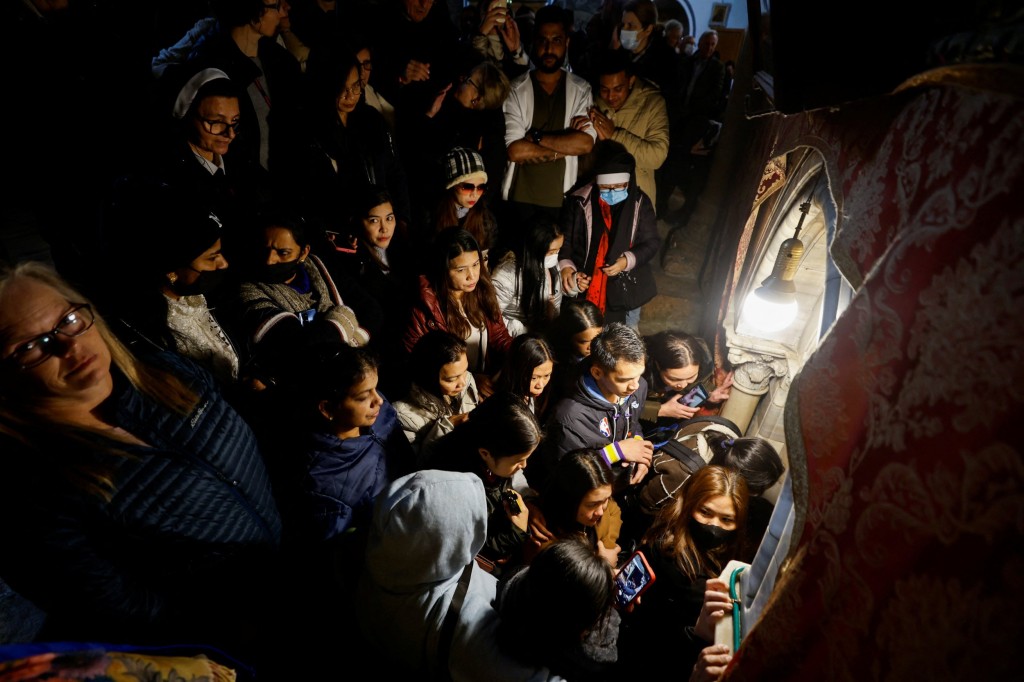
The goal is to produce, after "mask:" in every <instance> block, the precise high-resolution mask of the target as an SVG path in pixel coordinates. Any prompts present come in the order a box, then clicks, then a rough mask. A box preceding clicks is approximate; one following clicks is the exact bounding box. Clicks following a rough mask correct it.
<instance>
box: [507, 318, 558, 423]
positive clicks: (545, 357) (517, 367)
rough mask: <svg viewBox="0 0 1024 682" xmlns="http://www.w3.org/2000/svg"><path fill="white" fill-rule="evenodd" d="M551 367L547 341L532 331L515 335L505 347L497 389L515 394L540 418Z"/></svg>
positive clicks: (546, 404)
mask: <svg viewBox="0 0 1024 682" xmlns="http://www.w3.org/2000/svg"><path fill="white" fill-rule="evenodd" d="M554 368H555V363H554V356H553V355H552V353H551V347H550V346H548V343H547V341H545V340H544V339H543V338H541V337H540V336H537V335H536V334H525V335H523V336H517V337H516V338H515V339H513V340H512V345H511V346H510V347H509V351H508V359H507V360H506V361H505V367H504V369H502V370H501V374H500V375H499V377H498V382H497V390H498V391H506V392H508V393H511V394H512V395H514V396H516V397H517V398H519V400H521V401H522V402H524V403H525V404H526V405H527V406H528V407H529V408H530V412H532V413H533V414H534V415H536V416H537V418H538V419H540V418H543V415H544V414H545V413H546V411H547V407H548V399H549V397H550V395H551V392H550V391H549V390H548V386H549V385H550V382H551V374H552V372H553V371H554Z"/></svg>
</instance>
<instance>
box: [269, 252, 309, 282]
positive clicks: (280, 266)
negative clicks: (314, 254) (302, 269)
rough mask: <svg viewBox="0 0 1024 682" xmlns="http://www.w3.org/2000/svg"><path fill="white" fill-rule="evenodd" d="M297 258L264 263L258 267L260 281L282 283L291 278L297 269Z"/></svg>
mask: <svg viewBox="0 0 1024 682" xmlns="http://www.w3.org/2000/svg"><path fill="white" fill-rule="evenodd" d="M300 262H301V261H299V259H297V258H296V259H295V260H292V261H288V262H286V263H274V264H273V265H264V266H262V267H261V268H260V277H259V279H260V281H261V282H266V283H267V284H284V283H285V282H287V281H288V280H290V279H291V278H292V275H294V274H295V273H296V272H298V269H299V263H300Z"/></svg>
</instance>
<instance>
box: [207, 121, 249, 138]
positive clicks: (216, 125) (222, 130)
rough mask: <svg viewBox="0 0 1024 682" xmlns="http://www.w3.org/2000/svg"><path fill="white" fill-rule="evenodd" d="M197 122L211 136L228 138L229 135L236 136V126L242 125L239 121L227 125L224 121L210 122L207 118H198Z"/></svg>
mask: <svg viewBox="0 0 1024 682" xmlns="http://www.w3.org/2000/svg"><path fill="white" fill-rule="evenodd" d="M199 122H200V123H202V124H203V130H205V131H206V132H208V133H210V134H211V135H219V136H221V137H230V136H231V133H234V134H235V135H237V134H238V126H240V125H241V124H242V122H241V121H235V122H234V123H227V122H225V121H211V120H210V119H208V118H200V119H199ZM229 130H230V131H231V132H230V133H229V132H228V131H229Z"/></svg>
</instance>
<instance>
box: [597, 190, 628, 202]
mask: <svg viewBox="0 0 1024 682" xmlns="http://www.w3.org/2000/svg"><path fill="white" fill-rule="evenodd" d="M627 194H629V190H628V189H627V188H625V187H623V188H622V189H602V190H601V198H602V199H604V203H606V204H608V205H609V206H614V205H615V204H620V203H622V202H623V201H625V200H626V195H627Z"/></svg>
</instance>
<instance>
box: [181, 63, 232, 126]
mask: <svg viewBox="0 0 1024 682" xmlns="http://www.w3.org/2000/svg"><path fill="white" fill-rule="evenodd" d="M227 77H228V75H227V74H226V73H224V72H223V71H221V70H220V69H203V70H202V71H200V72H199V73H197V74H196V75H194V76H192V77H191V78H189V79H188V83H185V87H183V88H182V89H181V91H180V92H179V93H178V99H176V100H174V118H185V114H187V113H188V110H189V108H190V107H191V106H192V101H193V100H194V99H195V98H196V93H198V92H199V88H201V87H203V86H204V85H206V84H207V83H209V82H210V81H212V80H217V79H218V78H227Z"/></svg>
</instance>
